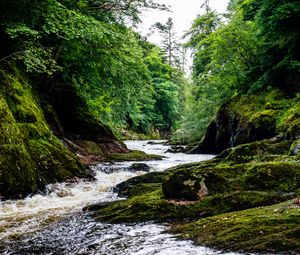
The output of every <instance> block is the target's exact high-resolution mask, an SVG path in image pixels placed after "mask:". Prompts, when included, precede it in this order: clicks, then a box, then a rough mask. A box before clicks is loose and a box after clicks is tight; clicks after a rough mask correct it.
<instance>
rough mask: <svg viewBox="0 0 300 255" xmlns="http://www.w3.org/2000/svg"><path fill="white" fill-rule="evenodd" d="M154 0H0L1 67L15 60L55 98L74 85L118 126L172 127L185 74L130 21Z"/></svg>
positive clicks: (108, 121) (92, 108) (104, 119)
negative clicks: (167, 59)
mask: <svg viewBox="0 0 300 255" xmlns="http://www.w3.org/2000/svg"><path fill="white" fill-rule="evenodd" d="M142 8H159V9H166V6H164V5H159V4H156V3H153V2H152V1H129V2H128V1H122V0H121V1H112V2H110V1H97V2H93V1H88V0H87V1H77V0H73V1H66V0H61V1H58V0H47V1H42V2H39V1H34V2H33V1H26V0H23V1H18V3H16V2H14V1H5V0H3V1H1V9H2V11H1V19H2V20H1V38H3V39H2V40H1V52H0V58H1V63H0V64H1V69H2V71H4V72H5V71H7V69H8V67H9V66H12V64H14V65H16V66H18V68H19V69H21V70H22V71H23V72H26V73H27V74H28V75H27V76H28V78H29V79H30V80H31V83H32V84H33V86H35V87H37V89H38V91H39V92H40V93H41V94H43V95H45V96H46V97H49V98H50V99H49V100H50V101H51V98H53V97H55V95H56V94H59V91H65V90H73V91H75V93H76V94H77V95H79V96H80V97H81V98H82V99H83V100H85V101H86V103H87V105H88V108H89V110H90V112H91V113H92V114H93V115H94V116H95V117H96V118H97V119H99V120H101V121H102V122H104V123H106V124H108V125H109V126H110V127H111V128H113V129H114V130H115V131H118V130H119V129H120V128H127V129H133V130H134V131H136V132H142V133H146V134H149V133H150V134H151V133H155V132H154V131H155V130H160V131H165V132H170V130H171V129H172V128H173V127H174V125H175V122H176V120H177V119H178V110H179V107H180V105H179V100H178V94H179V90H180V88H181V83H182V82H183V78H182V77H183V75H182V73H181V72H180V71H179V69H176V68H174V67H172V66H171V65H169V64H168V63H167V61H166V60H165V55H164V52H163V51H161V50H160V49H159V48H158V47H157V46H155V45H152V44H150V43H148V42H147V41H146V40H145V39H144V38H142V37H141V36H140V35H139V34H137V33H135V32H134V31H133V29H132V28H130V27H129V25H127V24H132V25H131V26H134V24H136V23H137V22H138V21H139V13H140V11H141V9H142Z"/></svg>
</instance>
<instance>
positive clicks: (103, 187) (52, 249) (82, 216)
mask: <svg viewBox="0 0 300 255" xmlns="http://www.w3.org/2000/svg"><path fill="white" fill-rule="evenodd" d="M126 144H127V146H128V148H130V149H135V150H142V151H145V152H147V153H153V154H159V155H163V156H165V157H166V158H164V159H163V160H162V161H148V162H146V163H147V164H148V165H149V166H150V167H151V171H163V170H165V169H167V168H169V167H172V166H176V165H179V164H183V163H190V162H198V161H203V160H207V159H210V158H212V157H213V156H212V155H188V154H182V153H177V154H174V153H169V152H166V151H167V150H168V149H169V148H170V147H169V146H167V145H164V144H162V143H157V141H155V143H149V141H128V142H126ZM132 163H133V162H121V163H115V164H111V163H104V164H98V165H96V166H93V168H94V170H95V171H96V181H94V182H79V183H61V184H52V185H49V186H48V187H47V190H48V191H47V194H46V195H45V194H40V195H39V194H38V195H34V196H32V197H28V198H26V199H23V200H17V201H14V200H8V201H2V202H1V201H0V254H18V255H19V254H47V255H48V254H85V255H87V254H99V255H120V254H122V255H135V254H136V255H154V254H160V255H176V254H178V255H185V254H191V255H212V254H224V255H225V254H226V255H234V254H236V253H224V252H219V251H216V250H212V249H208V248H206V247H201V246H194V245H193V244H192V242H191V241H182V240H178V239H177V238H176V237H175V236H173V235H171V234H169V233H167V230H168V226H167V225H162V224H154V223H142V224H107V223H103V222H97V221H94V220H93V219H92V218H91V217H90V215H89V214H87V213H84V212H82V208H83V207H84V206H86V205H88V204H92V203H95V202H101V201H103V202H104V201H112V200H116V199H120V198H118V197H117V195H116V194H115V193H113V191H112V188H113V187H114V186H115V185H116V184H118V183H120V182H122V181H124V180H126V179H128V178H131V177H133V176H136V175H140V174H144V172H135V173H133V172H131V171H130V170H129V167H130V166H131V165H132Z"/></svg>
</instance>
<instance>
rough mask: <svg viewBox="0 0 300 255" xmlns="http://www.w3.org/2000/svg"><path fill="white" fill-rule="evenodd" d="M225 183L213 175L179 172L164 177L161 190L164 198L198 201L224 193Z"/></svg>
mask: <svg viewBox="0 0 300 255" xmlns="http://www.w3.org/2000/svg"><path fill="white" fill-rule="evenodd" d="M225 186H226V181H225V179H223V178H222V177H221V176H218V175H217V174H215V173H209V172H208V173H203V174H196V173H194V172H191V171H186V170H181V171H177V172H175V173H174V174H171V175H169V176H168V177H166V178H165V179H164V180H163V182H162V190H163V193H164V196H165V197H166V198H176V199H187V200H198V199H202V198H204V197H206V196H207V195H212V194H215V193H216V192H217V191H221V190H222V189H223V191H225Z"/></svg>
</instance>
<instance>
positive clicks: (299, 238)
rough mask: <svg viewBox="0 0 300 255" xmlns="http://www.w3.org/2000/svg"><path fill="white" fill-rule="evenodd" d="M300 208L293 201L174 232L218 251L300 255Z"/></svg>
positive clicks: (233, 213)
mask: <svg viewBox="0 0 300 255" xmlns="http://www.w3.org/2000/svg"><path fill="white" fill-rule="evenodd" d="M299 225H300V208H299V206H296V205H294V203H293V200H290V201H288V202H284V203H281V204H277V205H272V206H268V207H258V208H254V209H249V210H244V211H239V212H232V213H227V214H221V215H218V216H214V217H209V218H206V219H201V220H198V221H196V222H193V223H188V224H185V225H180V226H177V227H175V228H174V232H175V233H179V234H180V236H182V237H183V238H189V239H193V240H195V242H196V243H197V244H200V245H206V246H210V247H214V248H219V249H226V250H229V249H230V250H234V251H243V252H263V253H267V252H270V253H274V252H276V253H277V252H279V253H281V252H283V253H284V254H299V252H300V227H299Z"/></svg>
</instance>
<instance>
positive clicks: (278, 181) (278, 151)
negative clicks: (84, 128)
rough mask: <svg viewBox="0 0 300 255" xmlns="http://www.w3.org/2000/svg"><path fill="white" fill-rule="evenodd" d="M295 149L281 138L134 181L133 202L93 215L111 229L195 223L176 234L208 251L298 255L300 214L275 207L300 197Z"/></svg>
mask: <svg viewBox="0 0 300 255" xmlns="http://www.w3.org/2000/svg"><path fill="white" fill-rule="evenodd" d="M292 143H293V142H292V141H289V140H288V141H285V140H283V139H282V137H281V138H280V137H279V138H276V139H272V140H264V141H261V142H254V143H250V144H245V145H240V146H237V147H236V148H233V149H230V150H228V151H226V152H224V153H223V154H221V155H220V156H219V157H218V158H215V159H212V160H209V161H206V162H200V163H191V164H185V165H181V166H177V167H173V168H171V169H168V170H167V171H166V172H163V173H149V174H147V175H144V176H139V177H135V178H133V179H131V180H129V181H128V182H124V183H122V184H121V185H120V194H121V195H125V196H127V197H128V199H127V200H122V201H115V202H112V203H109V204H106V205H103V204H101V205H100V206H98V207H97V206H96V207H93V206H91V207H88V208H87V210H91V211H93V214H92V215H93V216H94V217H95V219H97V220H104V221H108V222H112V223H120V222H137V221H149V220H151V221H152V220H155V221H166V220H168V221H169V220H172V222H174V220H175V222H176V224H177V223H178V222H193V223H189V224H186V225H183V226H180V227H176V228H175V229H176V232H177V233H180V235H181V236H182V237H185V238H190V239H195V240H196V241H197V242H198V243H199V244H201V245H209V246H213V247H218V248H223V249H228V250H247V251H258V252H268V251H270V252H281V251H284V252H290V249H292V251H293V252H295V254H297V252H296V251H298V250H299V240H298V239H297V237H299V233H298V232H299V231H298V226H297V224H299V222H298V221H299V219H298V218H299V210H300V209H299V206H298V204H292V203H291V202H287V203H286V204H282V205H274V204H278V203H281V202H283V201H287V200H290V199H292V198H295V197H297V196H299V194H300V161H299V159H298V158H297V156H290V155H289V150H290V146H291V144H292ZM160 182H161V183H162V184H160ZM270 205H272V207H267V206H270ZM250 208H253V209H251V210H248V209H250ZM296 209H297V210H296ZM285 212H287V213H286V214H285ZM224 213H229V214H224ZM255 217H257V218H255ZM297 217H298V218H297ZM295 218H297V219H296V220H295V221H294V222H292V221H293V220H294V219H295ZM194 222H195V223H194ZM207 233H208V234H207ZM215 236H217V237H216V238H214V237H215ZM247 245H248V246H247Z"/></svg>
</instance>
